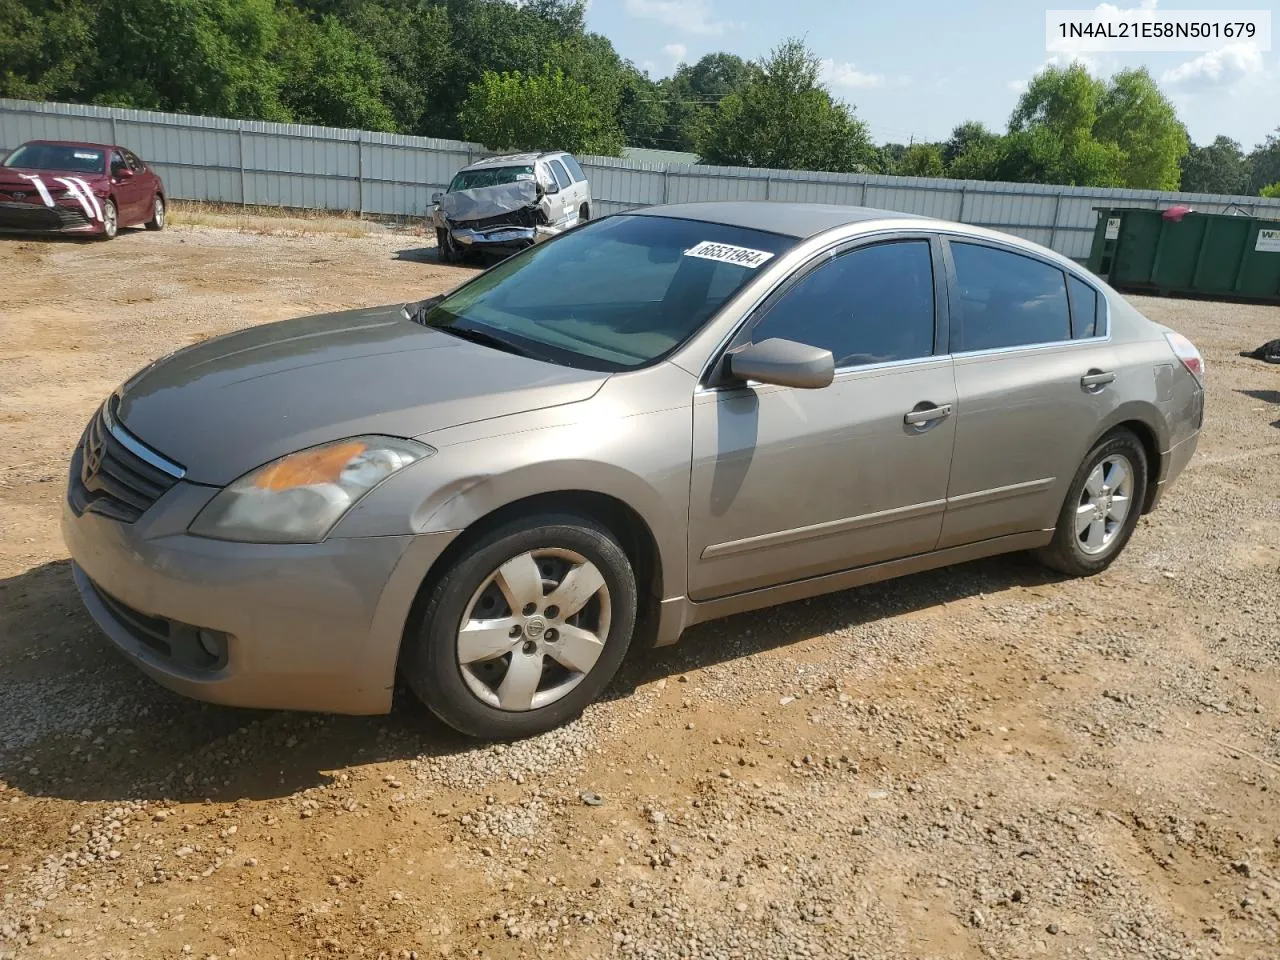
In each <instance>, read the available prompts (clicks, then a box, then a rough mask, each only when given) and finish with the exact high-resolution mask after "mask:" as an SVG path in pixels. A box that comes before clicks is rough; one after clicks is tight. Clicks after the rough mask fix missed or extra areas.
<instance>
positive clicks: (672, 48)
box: [662, 43, 689, 66]
mask: <svg viewBox="0 0 1280 960" xmlns="http://www.w3.org/2000/svg"><path fill="white" fill-rule="evenodd" d="M662 52H663V53H665V54H666V55H667V56H668V57H670V58H671V63H672V65H673V66H675V65H677V64H681V63H684V58H685V57H687V56H688V55H689V48H688V47H686V46H685V45H684V44H683V43H668V44H667V45H666V46H665V47H663V48H662Z"/></svg>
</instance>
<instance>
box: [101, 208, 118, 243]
mask: <svg viewBox="0 0 1280 960" xmlns="http://www.w3.org/2000/svg"><path fill="white" fill-rule="evenodd" d="M118 229H119V221H118V218H117V215H116V207H115V204H114V203H111V202H110V201H107V202H106V203H104V204H103V205H102V232H103V234H104V235H105V236H106V237H107V239H108V240H109V239H111V238H112V237H114V236H115V235H116V231H117V230H118Z"/></svg>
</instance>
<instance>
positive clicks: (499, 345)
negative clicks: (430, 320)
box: [432, 327, 545, 360]
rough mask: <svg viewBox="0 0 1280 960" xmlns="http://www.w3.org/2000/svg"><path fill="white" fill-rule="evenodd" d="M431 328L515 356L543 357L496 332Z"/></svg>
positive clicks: (456, 328)
mask: <svg viewBox="0 0 1280 960" xmlns="http://www.w3.org/2000/svg"><path fill="white" fill-rule="evenodd" d="M432 329H434V330H439V331H440V332H442V333H449V334H452V335H453V336H455V337H458V338H459V339H462V340H470V341H471V342H472V343H478V344H481V345H482V346H486V347H493V348H494V349H495V350H502V351H503V352H505V353H513V354H515V355H516V356H517V357H531V358H532V359H534V360H543V359H545V358H544V357H540V356H538V355H537V354H536V353H533V352H532V351H530V350H528V349H526V348H525V347H522V346H520V345H519V344H517V343H513V342H512V341H510V340H508V339H506V338H505V337H499V336H497V335H496V334H492V333H489V332H488V331H487V330H476V329H475V328H473V327H433V328H432Z"/></svg>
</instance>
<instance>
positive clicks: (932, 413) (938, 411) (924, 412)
mask: <svg viewBox="0 0 1280 960" xmlns="http://www.w3.org/2000/svg"><path fill="white" fill-rule="evenodd" d="M949 416H951V404H949V403H940V404H936V405H934V406H929V407H924V408H922V409H917V410H911V411H909V412H908V413H907V415H906V416H904V417H903V418H902V422H903V423H905V424H906V425H907V426H908V427H922V426H924V425H925V424H927V423H933V422H934V421H935V420H942V419H944V418H946V417H949Z"/></svg>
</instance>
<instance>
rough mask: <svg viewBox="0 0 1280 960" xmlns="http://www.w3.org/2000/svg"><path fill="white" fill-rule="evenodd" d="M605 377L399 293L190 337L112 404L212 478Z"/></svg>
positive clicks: (153, 440) (162, 447)
mask: <svg viewBox="0 0 1280 960" xmlns="http://www.w3.org/2000/svg"><path fill="white" fill-rule="evenodd" d="M607 378H608V375H607V374H603V373H600V372H598V371H590V370H576V369H574V368H571V367H564V366H559V365H557V364H551V363H544V362H542V361H540V360H532V359H529V358H526V357H519V356H516V355H514V354H510V353H504V352H502V351H500V350H497V349H493V348H490V347H487V346H483V345H480V344H475V343H471V342H468V341H465V340H460V339H458V338H456V337H453V336H451V335H449V334H446V333H442V332H440V331H438V330H433V329H431V328H428V327H423V326H420V325H419V324H417V323H414V322H413V321H411V320H409V319H407V317H406V314H405V312H404V310H403V308H402V307H401V306H400V305H398V304H397V305H394V306H388V307H375V308H372V309H366V310H351V311H345V312H342V313H330V314H322V315H319V316H313V317H302V318H300V319H297V320H285V321H281V322H278V323H269V324H264V325H262V326H257V327H250V328H249V329H247V330H242V331H240V332H238V333H232V334H228V335H226V336H222V337H218V338H217V339H214V340H208V341H205V342H204V343H200V344H196V345H195V346H192V347H187V348H186V349H184V350H180V351H178V352H177V353H175V354H172V355H170V356H168V357H166V358H164V359H162V360H158V361H156V362H155V363H153V364H151V365H150V366H148V367H146V368H144V369H143V370H141V371H140V372H138V373H137V374H135V375H134V376H133V377H132V378H130V379H129V381H128V382H126V383H125V384H124V385H123V386H122V387H121V388H120V391H119V397H120V399H119V404H118V407H117V414H116V415H117V418H118V419H119V420H120V422H121V423H123V424H124V426H125V427H126V428H127V429H128V430H129V432H130V433H132V434H133V435H134V436H135V437H137V438H138V439H139V440H141V441H142V442H143V443H145V444H147V445H148V446H150V447H151V448H153V449H154V450H156V451H157V452H159V453H162V454H163V455H164V456H166V457H168V458H169V459H171V460H174V461H176V462H177V463H179V464H181V465H182V466H184V467H185V468H186V470H187V478H188V479H189V480H191V481H193V482H196V483H206V484H217V485H223V484H226V483H230V482H231V481H232V480H235V479H236V478H237V477H240V476H242V475H244V474H245V473H247V472H248V471H250V470H252V469H254V468H255V467H258V466H260V465H261V464H263V463H266V462H268V461H270V460H274V459H275V458H276V457H280V456H284V455H285V454H287V453H292V452H294V451H295V450H300V449H302V448H304V447H309V446H313V445H314V444H318V443H325V442H327V441H330V440H339V439H342V438H343V437H351V436H357V435H360V434H367V433H381V434H387V435H390V436H397V437H415V436H421V435H422V434H425V433H429V432H431V431H433V430H438V429H442V428H444V427H453V426H460V425H462V424H465V423H472V422H475V421H479V420H488V419H491V418H494V417H501V416H506V415H508V414H513V413H521V412H525V411H528V410H536V409H540V408H543V407H552V406H557V405H559V404H564V403H575V402H578V401H581V400H586V399H587V398H589V397H590V396H592V395H593V394H594V393H595V392H596V391H597V390H599V388H600V386H601V384H603V383H604V381H605V380H606V379H607Z"/></svg>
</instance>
